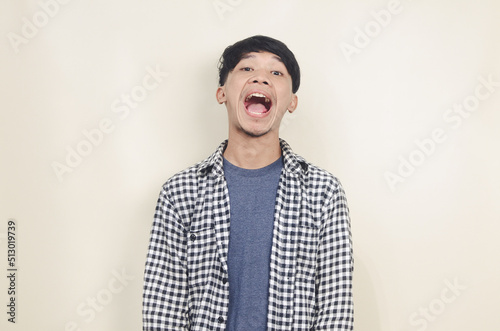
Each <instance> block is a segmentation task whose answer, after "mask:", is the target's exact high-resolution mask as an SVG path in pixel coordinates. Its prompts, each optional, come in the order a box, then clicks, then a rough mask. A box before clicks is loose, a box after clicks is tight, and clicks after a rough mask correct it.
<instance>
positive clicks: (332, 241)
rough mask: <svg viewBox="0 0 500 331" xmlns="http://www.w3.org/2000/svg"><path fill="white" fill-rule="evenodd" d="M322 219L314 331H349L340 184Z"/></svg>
mask: <svg viewBox="0 0 500 331" xmlns="http://www.w3.org/2000/svg"><path fill="white" fill-rule="evenodd" d="M322 215H323V217H322V218H323V219H322V224H323V228H322V231H321V234H320V246H319V254H318V264H317V265H318V270H317V279H316V288H317V302H316V307H317V311H316V314H317V315H316V317H317V318H316V327H315V330H330V331H345V330H353V324H354V306H353V299H352V272H353V268H354V263H353V256H352V241H351V228H350V219H349V209H348V207H347V200H346V197H345V193H344V190H343V189H342V187H341V186H340V184H338V186H337V187H336V189H335V191H334V192H333V194H332V196H331V199H329V202H328V203H327V204H326V205H325V206H324V208H323V213H322Z"/></svg>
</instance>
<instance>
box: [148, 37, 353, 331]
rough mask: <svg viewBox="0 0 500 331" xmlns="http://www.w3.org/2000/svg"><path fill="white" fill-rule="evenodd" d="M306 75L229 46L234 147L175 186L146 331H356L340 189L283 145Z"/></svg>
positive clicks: (155, 242) (261, 43)
mask: <svg viewBox="0 0 500 331" xmlns="http://www.w3.org/2000/svg"><path fill="white" fill-rule="evenodd" d="M299 84H300V70H299V66H298V64H297V61H296V59H295V56H294V55H293V53H292V52H291V51H290V50H289V49H288V48H287V47H286V45H285V44H283V43H282V42H280V41H278V40H275V39H272V38H269V37H264V36H254V37H250V38H247V39H244V40H242V41H239V42H237V43H236V44H234V45H232V46H229V47H228V48H226V50H225V51H224V53H223V55H222V57H221V60H220V65H219V87H218V89H217V92H216V98H217V101H218V102H219V103H220V104H225V106H226V108H227V112H228V122H229V137H228V140H227V141H225V142H223V143H222V144H221V145H220V146H219V148H218V149H217V150H216V151H215V153H214V154H212V155H211V156H210V157H209V158H207V159H206V160H204V161H202V162H200V163H198V164H196V165H194V166H193V167H190V168H188V169H186V170H184V171H182V172H180V173H178V174H177V175H175V176H173V177H172V178H170V179H169V180H168V181H167V182H166V183H165V184H164V186H163V189H162V191H161V193H160V197H159V200H158V205H157V208H156V213H155V218H154V224H153V229H152V232H151V240H150V246H149V253H148V258H147V262H146V270H145V275H144V281H145V284H144V298H143V299H144V302H143V322H144V330H148V331H149V330H151V331H152V330H230V331H232V330H237V331H241V330H252V331H258V330H352V329H353V303H352V293H351V290H352V271H353V260H352V244H351V234H350V221H349V215H348V207H347V203H346V199H345V194H344V191H343V189H342V187H341V185H340V183H339V182H338V181H337V179H336V178H335V177H333V176H332V175H331V174H329V173H328V172H326V171H324V170H321V169H319V168H317V167H315V166H314V165H312V164H309V163H307V162H306V161H305V160H304V159H303V158H301V157H300V156H298V155H296V154H294V153H293V152H292V150H291V149H290V147H289V145H288V144H287V143H286V142H285V141H283V140H281V139H280V138H279V127H280V122H281V119H282V118H283V116H284V114H285V113H286V112H287V111H289V112H293V111H294V110H295V109H296V107H297V95H296V94H295V93H296V92H297V90H298V88H299Z"/></svg>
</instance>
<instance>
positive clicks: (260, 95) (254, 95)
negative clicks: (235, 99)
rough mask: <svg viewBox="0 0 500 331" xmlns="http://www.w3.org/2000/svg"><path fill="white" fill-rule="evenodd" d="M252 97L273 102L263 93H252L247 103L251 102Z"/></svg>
mask: <svg viewBox="0 0 500 331" xmlns="http://www.w3.org/2000/svg"><path fill="white" fill-rule="evenodd" d="M251 97H258V98H265V102H270V101H271V100H269V98H268V97H266V96H265V95H264V94H262V93H252V94H250V95H249V96H248V97H247V99H246V100H247V101H248V100H250V98H251Z"/></svg>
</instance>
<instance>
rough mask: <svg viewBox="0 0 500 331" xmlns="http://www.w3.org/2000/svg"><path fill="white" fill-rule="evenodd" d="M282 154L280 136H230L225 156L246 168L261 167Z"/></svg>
mask: <svg viewBox="0 0 500 331" xmlns="http://www.w3.org/2000/svg"><path fill="white" fill-rule="evenodd" d="M280 156H281V146H280V141H279V137H278V136H274V135H265V136H262V137H241V136H240V137H231V136H229V139H228V143H227V147H226V150H225V151H224V157H225V158H226V160H228V161H229V162H230V163H231V164H234V165H235V166H237V167H240V168H244V169H260V168H263V167H265V166H268V165H270V164H271V163H273V162H274V161H276V160H277V159H279V158H280Z"/></svg>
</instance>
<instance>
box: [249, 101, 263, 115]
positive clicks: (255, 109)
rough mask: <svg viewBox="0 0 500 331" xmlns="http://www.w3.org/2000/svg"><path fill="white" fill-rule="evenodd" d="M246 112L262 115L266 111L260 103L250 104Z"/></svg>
mask: <svg viewBox="0 0 500 331" xmlns="http://www.w3.org/2000/svg"><path fill="white" fill-rule="evenodd" d="M247 109H248V111H249V112H251V113H257V114H263V113H265V112H266V111H267V109H266V106H264V105H263V104H261V103H252V104H250V105H248V107H247Z"/></svg>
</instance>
